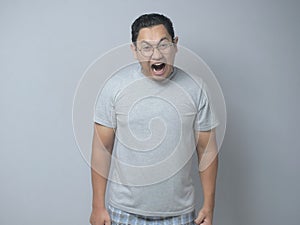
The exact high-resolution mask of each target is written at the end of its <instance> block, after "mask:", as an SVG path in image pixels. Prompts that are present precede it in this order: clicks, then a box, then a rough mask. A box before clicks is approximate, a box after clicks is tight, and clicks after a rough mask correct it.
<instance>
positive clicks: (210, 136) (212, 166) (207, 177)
mask: <svg viewBox="0 0 300 225" xmlns="http://www.w3.org/2000/svg"><path fill="white" fill-rule="evenodd" d="M197 155H198V162H199V175H200V179H201V185H202V190H203V197H204V201H203V206H202V208H201V210H200V211H199V213H198V216H197V218H196V219H195V223H196V224H201V225H212V220H213V213H214V205H215V190H216V178H217V171H218V147H217V142H216V134H215V130H214V129H213V130H210V131H200V132H198V134H197Z"/></svg>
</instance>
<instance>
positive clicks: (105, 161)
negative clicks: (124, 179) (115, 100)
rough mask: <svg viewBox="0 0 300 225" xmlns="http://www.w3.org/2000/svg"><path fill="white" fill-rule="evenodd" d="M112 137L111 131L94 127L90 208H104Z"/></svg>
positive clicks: (97, 126) (101, 127)
mask: <svg viewBox="0 0 300 225" xmlns="http://www.w3.org/2000/svg"><path fill="white" fill-rule="evenodd" d="M113 140H114V135H113V131H112V130H111V129H108V128H105V127H103V126H99V125H96V126H95V132H94V137H93V145H92V158H91V176H92V188H93V202H92V207H93V208H95V209H97V208H104V207H105V192H106V185H107V177H108V175H109V169H110V162H111V154H112V149H113Z"/></svg>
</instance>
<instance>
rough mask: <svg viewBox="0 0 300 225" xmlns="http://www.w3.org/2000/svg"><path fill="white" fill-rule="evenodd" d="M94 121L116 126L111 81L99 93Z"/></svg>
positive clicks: (107, 125)
mask: <svg viewBox="0 0 300 225" xmlns="http://www.w3.org/2000/svg"><path fill="white" fill-rule="evenodd" d="M94 122H95V123H98V124H101V125H103V126H106V127H110V128H116V116H115V107H114V90H113V87H112V85H111V83H110V82H107V83H106V84H105V86H104V87H103V89H102V90H101V91H100V92H99V94H98V97H97V100H96V103H95V109H94Z"/></svg>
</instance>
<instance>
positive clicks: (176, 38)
mask: <svg viewBox="0 0 300 225" xmlns="http://www.w3.org/2000/svg"><path fill="white" fill-rule="evenodd" d="M173 43H174V44H175V46H174V48H175V52H177V51H178V48H177V43H178V37H177V36H176V37H175V38H174V41H173Z"/></svg>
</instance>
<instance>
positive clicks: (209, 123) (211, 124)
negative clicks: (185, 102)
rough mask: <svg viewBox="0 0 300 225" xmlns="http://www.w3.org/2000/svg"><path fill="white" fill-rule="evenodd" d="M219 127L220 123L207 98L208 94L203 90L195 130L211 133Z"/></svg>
mask: <svg viewBox="0 0 300 225" xmlns="http://www.w3.org/2000/svg"><path fill="white" fill-rule="evenodd" d="M217 126H218V121H217V118H216V115H215V114H214V112H213V108H212V106H211V104H210V102H209V99H208V97H207V93H206V92H205V91H204V90H201V93H200V96H199V102H198V109H197V115H196V118H195V123H194V129H195V130H197V131H209V130H211V129H213V128H215V127H217Z"/></svg>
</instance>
